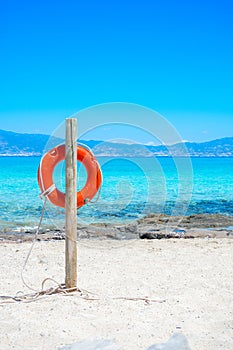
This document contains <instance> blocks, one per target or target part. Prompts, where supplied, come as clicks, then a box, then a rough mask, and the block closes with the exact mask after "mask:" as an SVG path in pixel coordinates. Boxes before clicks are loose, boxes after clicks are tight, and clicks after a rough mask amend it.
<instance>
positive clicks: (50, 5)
mask: <svg viewBox="0 0 233 350" xmlns="http://www.w3.org/2000/svg"><path fill="white" fill-rule="evenodd" d="M232 14H233V5H232V2H231V1H230V0H228V1H226V0H222V1H209V0H207V1H204V0H202V1H200V0H196V1H179V0H176V1H175V0H174V1H168V0H164V1H157V0H154V1H152V0H150V1H148V0H143V1H137V0H135V1H129V0H128V1H127V0H125V1H123V0H118V1H112V2H111V1H101V0H100V1H89V0H87V1H70V0H67V1H59V0H58V1H44V0H41V1H38V2H36V1H24V0H22V1H14V0H13V1H11V0H9V1H1V3H0V32H1V35H0V45H1V55H0V118H1V119H0V120H1V122H0V128H1V129H6V130H12V131H17V132H40V133H47V134H49V133H51V132H52V131H53V130H54V129H55V128H56V127H57V126H58V125H59V124H60V123H61V122H62V121H63V120H64V119H65V118H66V117H68V116H70V115H71V114H73V113H75V112H77V111H79V110H81V109H83V108H86V107H89V106H92V105H95V104H99V103H107V102H118V101H120V102H130V103H137V104H141V105H144V106H147V107H149V108H152V109H154V110H156V111H158V112H159V113H160V114H162V115H163V116H164V117H165V118H167V119H168V121H169V122H170V123H172V124H173V125H174V126H175V128H176V129H177V130H178V132H179V133H180V134H181V136H182V138H183V139H186V140H191V141H205V140H210V139H215V138H220V137H224V136H233V98H232V96H233V64H232V62H233V24H232Z"/></svg>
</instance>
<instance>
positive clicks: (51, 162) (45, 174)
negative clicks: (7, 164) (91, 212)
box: [38, 145, 102, 208]
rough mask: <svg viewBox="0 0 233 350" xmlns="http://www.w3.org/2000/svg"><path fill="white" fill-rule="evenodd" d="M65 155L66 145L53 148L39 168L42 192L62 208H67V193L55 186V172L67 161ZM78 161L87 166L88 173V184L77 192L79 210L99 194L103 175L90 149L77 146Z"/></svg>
mask: <svg viewBox="0 0 233 350" xmlns="http://www.w3.org/2000/svg"><path fill="white" fill-rule="evenodd" d="M65 153H66V150H65V145H59V146H57V147H55V148H53V149H52V150H50V151H49V152H47V153H46V154H45V155H44V156H43V158H42V159H41V162H40V166H39V168H38V184H39V187H40V189H41V192H42V193H43V194H45V195H46V196H47V197H48V199H49V200H50V202H51V203H53V204H55V205H57V206H59V207H62V208H65V193H63V192H61V191H59V190H58V189H57V188H56V186H55V185H54V182H53V171H54V169H55V167H56V165H57V164H58V163H59V162H61V161H62V160H64V159H65ZM77 160H78V161H79V162H81V163H82V164H83V165H84V166H85V168H86V171H87V181H86V184H85V186H84V187H83V188H82V189H81V190H80V191H79V192H77V208H80V207H82V206H83V205H84V204H86V203H87V202H88V201H90V200H91V199H92V198H93V197H94V196H95V194H96V193H97V192H98V190H99V188H100V186H101V182H102V174H101V170H100V166H99V164H98V162H97V160H96V158H95V156H94V155H93V154H92V152H91V151H89V150H88V149H86V148H84V147H81V146H77ZM50 189H52V190H50Z"/></svg>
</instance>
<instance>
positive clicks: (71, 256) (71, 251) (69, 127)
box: [65, 118, 77, 289]
mask: <svg viewBox="0 0 233 350" xmlns="http://www.w3.org/2000/svg"><path fill="white" fill-rule="evenodd" d="M76 137H77V119H75V118H68V119H66V206H65V210H66V224H65V230H66V279H65V283H66V288H74V289H75V288H76V287H77V245H76V240H77V143H76Z"/></svg>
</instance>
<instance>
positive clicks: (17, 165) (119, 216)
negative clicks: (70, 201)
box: [0, 157, 233, 231]
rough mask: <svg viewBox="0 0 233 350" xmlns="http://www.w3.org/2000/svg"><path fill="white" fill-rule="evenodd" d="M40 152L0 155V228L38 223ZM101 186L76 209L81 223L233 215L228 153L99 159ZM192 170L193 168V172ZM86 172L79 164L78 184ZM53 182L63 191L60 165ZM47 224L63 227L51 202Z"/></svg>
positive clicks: (232, 162) (231, 167) (232, 166)
mask: <svg viewBox="0 0 233 350" xmlns="http://www.w3.org/2000/svg"><path fill="white" fill-rule="evenodd" d="M39 162H40V158H39V157H0V230H6V231H7V230H11V229H14V230H15V229H19V230H20V229H25V228H27V227H28V228H31V227H35V226H36V225H37V224H38V221H39V217H40V214H41V209H42V204H43V203H42V201H41V200H40V198H39V196H38V194H39V192H40V191H39V187H38V184H37V168H38V165H39ZM99 162H100V163H101V165H102V172H103V179H104V180H103V185H102V189H101V193H100V198H99V200H98V201H97V202H96V203H94V204H88V205H86V206H85V207H83V208H81V209H79V211H78V218H79V221H80V222H81V223H85V224H86V223H94V222H106V223H107V222H118V223H123V222H128V221H132V220H135V219H137V218H139V217H140V216H143V215H145V214H148V213H151V212H158V213H168V214H172V215H185V214H186V215H187V214H195V213H222V214H226V215H232V214H233V158H193V159H191V163H189V160H187V159H185V158H179V159H176V160H173V159H171V158H157V159H152V158H141V159H137V158H132V159H118V158H114V159H109V158H99ZM192 172H193V173H192ZM85 179H86V173H85V171H84V169H83V167H79V171H78V183H79V187H82V186H83V185H84V184H85ZM54 182H55V183H56V185H57V187H58V188H59V189H60V190H63V191H64V164H63V163H61V164H60V165H59V166H57V168H56V171H55V174H54ZM44 225H46V226H48V227H54V226H57V227H59V228H60V227H63V226H64V210H62V209H61V208H57V207H54V206H53V205H51V204H50V203H48V205H47V211H46V215H45V219H44Z"/></svg>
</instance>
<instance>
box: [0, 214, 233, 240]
mask: <svg viewBox="0 0 233 350" xmlns="http://www.w3.org/2000/svg"><path fill="white" fill-rule="evenodd" d="M35 232H36V229H35V228H34V229H29V228H27V229H23V228H22V230H21V231H19V230H17V231H14V230H12V229H9V231H7V229H6V228H4V230H2V231H0V243H1V242H7V241H14V242H17V241H18V242H24V241H30V240H32V239H33V238H34V235H35ZM88 238H89V239H117V240H130V239H170V238H185V239H189V238H233V216H229V215H221V214H194V215H189V216H184V217H180V216H168V215H165V214H149V215H147V216H145V217H144V218H141V219H138V220H135V221H133V222H132V223H129V224H125V225H119V223H118V224H110V223H98V224H97V223H96V224H92V225H80V224H79V225H78V226H77V239H79V240H80V239H88ZM37 239H38V240H44V241H47V240H63V239H65V231H64V229H57V228H56V227H54V228H51V227H50V228H47V227H46V226H45V227H43V224H42V227H41V229H40V231H39V233H38V235H37Z"/></svg>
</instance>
